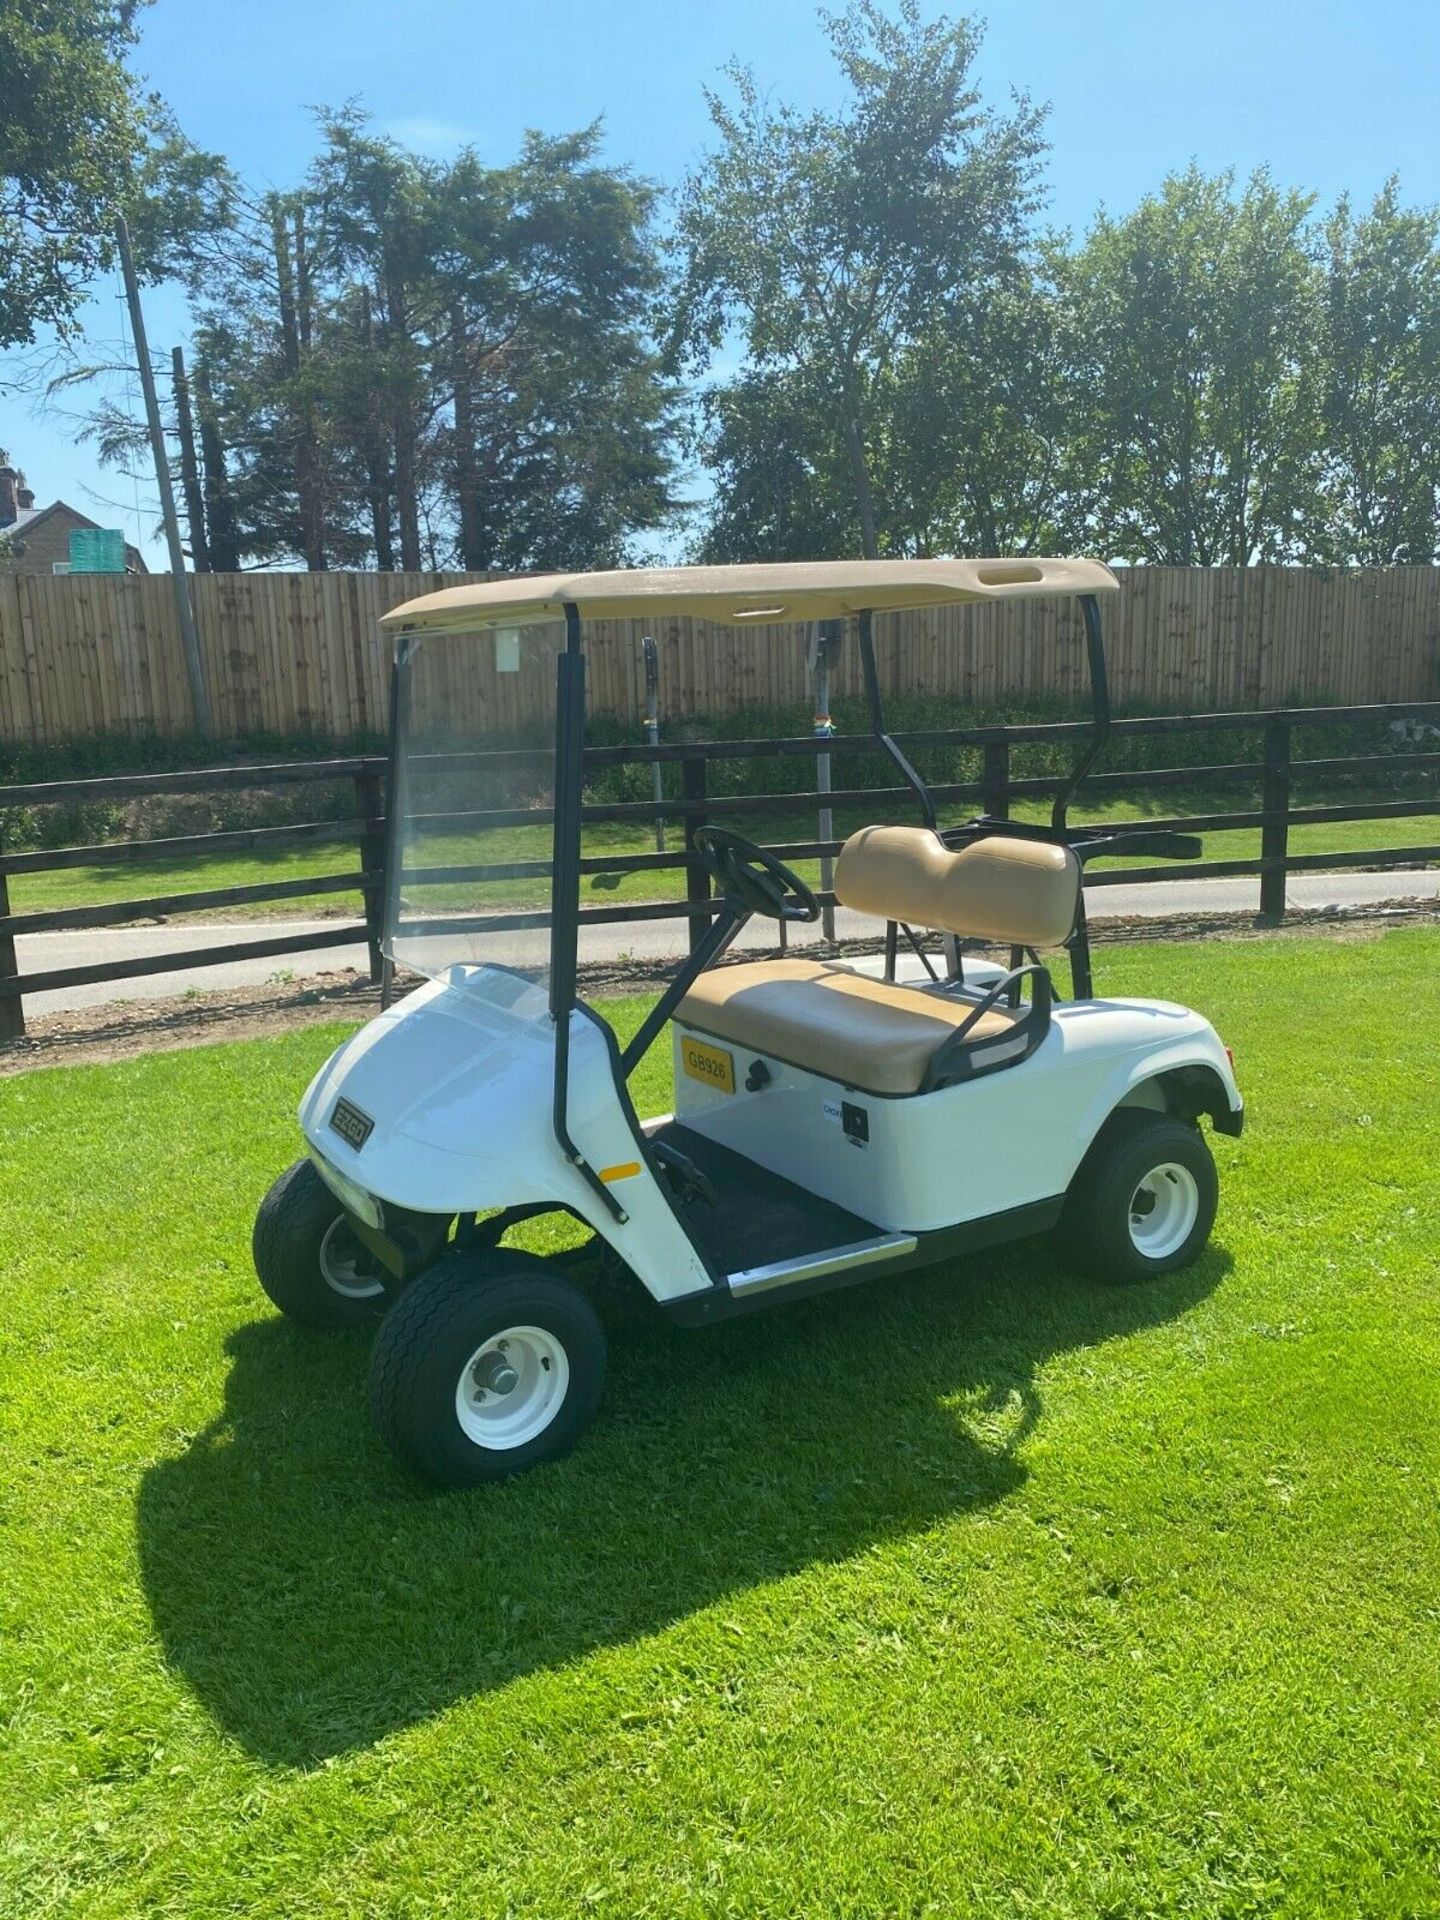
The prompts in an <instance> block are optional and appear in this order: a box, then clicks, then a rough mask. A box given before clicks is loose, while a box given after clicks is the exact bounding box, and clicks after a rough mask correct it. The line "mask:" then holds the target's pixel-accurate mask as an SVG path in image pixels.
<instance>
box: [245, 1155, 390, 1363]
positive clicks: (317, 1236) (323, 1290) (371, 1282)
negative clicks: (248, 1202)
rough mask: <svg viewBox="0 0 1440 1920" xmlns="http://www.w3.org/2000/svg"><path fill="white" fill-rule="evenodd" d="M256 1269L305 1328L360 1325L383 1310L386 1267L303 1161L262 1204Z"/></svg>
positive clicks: (282, 1307) (255, 1250) (263, 1282)
mask: <svg viewBox="0 0 1440 1920" xmlns="http://www.w3.org/2000/svg"><path fill="white" fill-rule="evenodd" d="M250 1246H251V1251H252V1253H253V1254H254V1257H255V1272H256V1273H257V1275H258V1276H259V1279H260V1284H261V1286H262V1287H263V1288H264V1289H265V1291H266V1293H267V1294H268V1295H269V1297H270V1299H271V1300H272V1301H273V1302H274V1304H275V1305H276V1306H277V1307H278V1308H279V1309H280V1311H281V1312H282V1313H283V1314H287V1315H288V1316H289V1318H290V1319H292V1320H298V1321H300V1322H301V1324H302V1325H303V1326H307V1327H324V1328H327V1329H335V1328H339V1327H357V1326H362V1325H365V1324H366V1323H368V1322H370V1321H373V1320H377V1319H378V1318H379V1317H380V1315H381V1314H382V1313H383V1312H384V1311H385V1282H384V1268H383V1267H382V1266H381V1265H380V1262H379V1261H378V1260H376V1258H375V1257H374V1255H373V1254H371V1253H370V1252H369V1251H368V1250H367V1249H366V1248H365V1246H364V1245H363V1244H362V1243H361V1241H360V1240H359V1239H358V1238H357V1236H356V1234H355V1231H354V1229H353V1228H352V1227H351V1225H350V1220H349V1216H348V1215H347V1214H346V1212H345V1209H344V1208H343V1207H342V1206H341V1205H340V1202H339V1201H338V1200H337V1199H336V1198H335V1196H334V1194H333V1193H331V1191H330V1189H329V1188H328V1187H327V1186H326V1184H325V1182H324V1181H323V1180H322V1179H321V1178H320V1175H319V1174H318V1173H317V1172H316V1170H315V1167H314V1165H313V1163H312V1162H311V1161H309V1160H297V1161H296V1162H295V1164H294V1166H293V1167H287V1168H286V1170H285V1172H284V1173H282V1174H281V1176H280V1178H279V1179H278V1180H277V1181H276V1182H275V1184H274V1186H273V1187H271V1189H270V1191H269V1193H267V1194H266V1196H265V1198H264V1199H263V1200H262V1201H261V1203H260V1211H259V1213H258V1214H256V1216H255V1231H254V1233H253V1235H252V1236H251V1242H250Z"/></svg>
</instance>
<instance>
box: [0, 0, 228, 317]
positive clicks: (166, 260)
mask: <svg viewBox="0 0 1440 1920" xmlns="http://www.w3.org/2000/svg"><path fill="white" fill-rule="evenodd" d="M140 4H141V0H0V347H10V346H23V345H29V344H31V343H32V342H33V341H34V340H35V338H36V336H37V334H38V332H39V331H40V330H41V329H43V328H47V327H49V328H53V329H55V331H56V332H57V333H58V334H59V335H60V336H61V338H62V339H65V338H69V337H71V336H73V334H74V331H75V316H76V313H77V312H78V310H79V308H80V307H81V305H82V304H83V303H84V300H85V298H86V293H87V289H88V287H89V284H90V282H91V281H92V280H93V279H94V278H95V276H96V274H98V273H100V272H101V271H102V270H104V269H106V268H108V267H109V265H110V264H111V260H112V258H113V248H114V232H115V220H116V216H117V215H118V214H121V213H125V214H127V215H128V216H129V217H130V219H131V225H132V230H133V231H132V238H133V239H134V242H135V254H136V259H137V261H138V262H139V264H140V268H141V271H142V272H143V273H146V274H148V275H149V276H150V277H152V278H153V277H156V276H158V275H160V274H162V273H164V272H166V271H169V270H170V269H171V268H172V267H173V266H174V264H175V260H176V257H177V251H178V250H179V249H182V248H183V247H184V246H186V245H187V244H189V242H190V240H191V239H192V238H193V236H194V234H195V233H196V232H197V231H198V230H200V229H203V228H205V227H207V226H211V225H213V224H214V223H215V222H216V221H217V220H219V219H222V218H223V214H224V199H225V194H226V191H227V184H228V183H227V177H226V175H225V172H224V169H223V167H222V166H221V164H220V163H219V162H218V161H217V160H216V159H215V157H214V156H213V155H209V154H202V153H199V152H198V151H197V150H196V149H195V148H194V147H192V146H191V145H190V144H189V143H188V142H187V141H186V140H185V139H184V138H183V136H181V134H180V133H179V132H178V130H177V129H176V127H175V125H174V122H173V121H172V120H171V118H170V116H169V114H168V113H167V112H166V110H165V108H164V106H163V105H162V104H161V102H160V101H159V100H158V99H157V98H156V97H155V96H154V95H153V94H147V93H145V92H144V91H143V90H142V88H141V86H140V83H139V81H138V80H137V79H136V77H135V76H134V75H133V74H132V73H131V72H130V71H129V69H128V68H127V67H126V65H125V56H126V55H127V53H128V52H129V50H130V48H131V47H132V46H133V45H134V44H135V39H136V33H135V16H136V13H137V12H138V10H139V6H140Z"/></svg>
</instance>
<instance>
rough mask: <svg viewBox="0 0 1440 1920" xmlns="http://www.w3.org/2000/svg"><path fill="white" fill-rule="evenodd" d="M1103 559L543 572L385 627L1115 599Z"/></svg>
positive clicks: (492, 583)
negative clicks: (567, 611) (567, 612)
mask: <svg viewBox="0 0 1440 1920" xmlns="http://www.w3.org/2000/svg"><path fill="white" fill-rule="evenodd" d="M1117 584H1118V583H1117V581H1116V579H1115V576H1114V574H1112V573H1111V571H1110V569H1109V568H1108V567H1107V566H1103V565H1102V564H1101V562H1100V561H1098V560H818V561H805V562H796V563H794V564H785V565H782V566H762V567H633V568H622V569H618V570H616V571H614V572H611V573H540V574H533V575H531V576H529V577H518V578H513V579H509V580H487V581H484V582H482V583H480V584H478V585H475V586H467V587H446V588H445V589H444V590H443V591H442V592H440V593H427V594H423V595H422V596H421V598H420V599H418V600H407V601H406V602H405V604H404V606H401V607H396V608H395V609H394V610H393V611H392V612H390V613H387V614H386V615H385V616H384V618H383V619H382V620H381V622H380V624H381V626H383V627H386V628H388V629H390V630H391V631H392V632H393V631H395V630H396V629H402V630H404V631H413V630H416V629H425V630H428V631H432V632H435V631H441V632H443V631H446V630H448V631H450V632H464V631H473V630H474V629H476V628H479V627H496V626H512V627H515V626H526V625H529V624H531V623H532V622H535V621H538V620H550V619H558V618H559V617H560V616H561V614H562V613H563V612H564V607H565V602H566V601H567V600H568V601H572V602H573V603H574V604H575V605H576V606H578V607H579V609H580V612H581V613H582V615H584V616H586V617H587V618H589V619H594V620H626V619H648V618H653V617H658V616H660V615H664V614H691V615H693V616H694V617H695V618H697V619H700V620H714V621H717V622H719V623H720V624H721V625H727V626H734V625H743V624H744V623H745V622H747V621H754V622H756V623H757V624H760V625H764V624H765V623H766V622H767V621H777V622H778V621H790V620H834V619H840V618H843V617H844V616H845V615H846V614H850V613H859V612H860V611H861V610H862V609H864V608H867V607H868V608H870V609H871V610H872V611H874V612H876V613H886V612H891V611H893V610H896V609H899V608H902V607H938V606H944V605H947V604H948V603H950V602H951V601H956V600H1014V599H1028V598H1034V597H1037V596H1040V595H1054V594H1076V593H1111V592H1114V591H1115V590H1116V587H1117Z"/></svg>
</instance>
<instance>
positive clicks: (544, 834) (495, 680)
mask: <svg viewBox="0 0 1440 1920" xmlns="http://www.w3.org/2000/svg"><path fill="white" fill-rule="evenodd" d="M564 646H565V623H564V621H563V620H554V621H547V622H545V623H544V624H541V625H536V626H530V627H522V628H518V629H511V630H508V631H503V630H502V631H499V632H496V631H489V632H484V633H478V634H477V633H465V634H428V635H425V636H424V637H423V638H417V639H412V640H410V641H409V642H408V643H406V646H405V649H404V651H403V653H402V656H401V664H400V673H399V701H400V710H399V727H398V744H397V753H398V763H397V767H396V770H395V781H394V794H393V796H392V804H393V805H395V806H397V807H398V809H399V821H398V831H397V832H396V834H395V837H394V839H393V841H392V845H393V846H394V848H395V851H396V858H395V863H394V866H393V867H392V869H391V875H390V889H389V899H388V902H387V908H386V925H385V951H386V952H387V954H388V955H389V956H390V958H391V959H392V960H393V961H394V962H395V964H396V965H397V966H401V967H407V968H410V969H411V970H412V971H414V972H416V973H422V974H428V975H429V976H430V977H431V978H432V979H438V978H440V977H441V976H444V975H448V974H449V973H450V971H451V969H452V968H454V967H456V966H499V967H506V968H508V969H510V970H511V971H512V972H514V973H518V974H523V975H525V976H526V977H527V978H528V979H530V980H533V981H535V982H537V983H538V984H539V985H541V986H545V987H548V984H549V968H550V933H549V928H548V925H547V921H548V917H549V908H550V872H551V856H552V849H553V834H552V827H551V808H552V806H553V804H554V798H555V661H556V656H557V654H558V653H560V652H562V651H563V649H564Z"/></svg>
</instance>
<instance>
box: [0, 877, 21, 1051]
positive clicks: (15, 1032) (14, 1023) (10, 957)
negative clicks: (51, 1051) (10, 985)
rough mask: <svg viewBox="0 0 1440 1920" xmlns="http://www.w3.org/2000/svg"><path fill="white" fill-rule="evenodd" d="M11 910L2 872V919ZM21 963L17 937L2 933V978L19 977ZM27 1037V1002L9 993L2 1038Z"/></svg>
mask: <svg viewBox="0 0 1440 1920" xmlns="http://www.w3.org/2000/svg"><path fill="white" fill-rule="evenodd" d="M9 912H10V888H9V885H8V883H7V882H6V879H5V876H4V874H3V873H0V920H3V919H5V918H6V917H7V916H8V914H9ZM19 974H20V963H19V961H18V960H17V959H16V958H15V938H14V935H13V934H9V933H0V980H15V979H18V978H19ZM24 1038H25V1002H24V1001H23V1000H22V999H21V998H20V995H19V994H18V993H17V994H15V995H14V997H13V998H12V997H11V996H10V995H9V994H7V995H6V996H5V998H4V999H3V1000H0V1040H23V1039H24Z"/></svg>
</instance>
